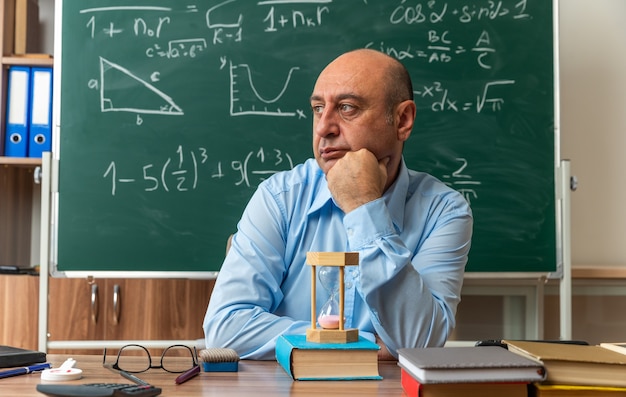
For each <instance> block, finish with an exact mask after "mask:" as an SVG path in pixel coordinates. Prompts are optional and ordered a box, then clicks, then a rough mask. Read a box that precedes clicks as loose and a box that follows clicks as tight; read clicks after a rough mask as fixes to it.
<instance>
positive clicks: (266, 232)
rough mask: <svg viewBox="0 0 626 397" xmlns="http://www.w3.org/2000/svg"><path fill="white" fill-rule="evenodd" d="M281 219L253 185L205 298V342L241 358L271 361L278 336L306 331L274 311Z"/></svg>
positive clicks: (281, 272)
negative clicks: (212, 285)
mask: <svg viewBox="0 0 626 397" xmlns="http://www.w3.org/2000/svg"><path fill="white" fill-rule="evenodd" d="M261 209H262V210H261ZM283 218H284V217H283V214H282V213H281V211H280V209H279V208H278V206H277V204H276V202H275V201H274V200H273V199H272V197H271V194H270V193H268V192H267V191H266V190H265V189H258V190H257V191H256V192H255V194H254V195H253V196H252V198H251V199H250V202H249V203H248V205H247V207H246V210H245V211H244V213H243V216H242V219H241V221H240V223H239V225H238V232H237V234H236V235H235V236H234V238H233V241H232V245H231V248H230V250H229V252H228V253H227V255H226V258H225V260H224V263H223V265H222V267H221V269H220V272H219V275H218V277H217V281H216V284H215V287H214V290H213V293H212V295H211V299H210V301H209V306H208V309H207V312H206V315H205V318H204V323H203V328H204V333H205V342H206V346H207V347H229V348H232V349H234V350H235V351H236V352H237V353H238V354H239V355H240V357H241V358H246V359H258V360H272V359H274V358H275V357H274V346H275V341H276V338H277V337H278V335H280V334H283V333H285V332H289V333H291V332H293V333H304V332H305V330H306V328H307V326H308V325H309V323H308V322H304V321H295V320H293V319H291V318H289V317H284V316H277V315H275V314H273V312H274V311H275V309H276V307H277V306H278V305H279V304H280V302H281V301H282V300H283V294H282V291H281V288H280V286H281V285H280V283H281V276H282V275H284V274H285V271H286V270H285V268H284V266H283V264H284V259H283V258H282V256H283V253H284V243H283V238H282V236H281V230H282V228H283V227H282V225H281V222H283V221H282V219H283Z"/></svg>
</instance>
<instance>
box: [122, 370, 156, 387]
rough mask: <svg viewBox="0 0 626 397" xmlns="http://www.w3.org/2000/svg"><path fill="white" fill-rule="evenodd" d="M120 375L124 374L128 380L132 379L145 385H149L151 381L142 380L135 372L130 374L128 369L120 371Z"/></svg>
mask: <svg viewBox="0 0 626 397" xmlns="http://www.w3.org/2000/svg"><path fill="white" fill-rule="evenodd" d="M119 372H120V375H122V376H123V377H124V378H126V379H128V380H132V381H133V382H135V383H136V384H138V385H143V386H149V385H150V383H148V382H146V381H145V380H141V379H139V378H138V377H136V376H135V375H133V374H129V373H128V372H126V371H119Z"/></svg>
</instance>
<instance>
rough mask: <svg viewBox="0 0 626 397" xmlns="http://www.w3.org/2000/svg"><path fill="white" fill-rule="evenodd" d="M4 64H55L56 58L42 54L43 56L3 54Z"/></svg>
mask: <svg viewBox="0 0 626 397" xmlns="http://www.w3.org/2000/svg"><path fill="white" fill-rule="evenodd" d="M2 64H3V65H9V66H10V65H25V66H53V64H54V58H52V56H51V55H47V54H41V56H34V55H32V54H31V55H27V56H18V55H12V56H3V57H2Z"/></svg>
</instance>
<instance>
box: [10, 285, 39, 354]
mask: <svg viewBox="0 0 626 397" xmlns="http://www.w3.org/2000/svg"><path fill="white" fill-rule="evenodd" d="M38 313H39V277H38V276H30V275H13V274H3V275H0V345H10V346H15V347H21V348H24V349H37V319H38Z"/></svg>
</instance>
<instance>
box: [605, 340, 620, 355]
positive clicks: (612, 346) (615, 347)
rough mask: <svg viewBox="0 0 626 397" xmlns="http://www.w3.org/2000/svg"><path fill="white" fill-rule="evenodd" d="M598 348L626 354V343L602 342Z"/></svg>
mask: <svg viewBox="0 0 626 397" xmlns="http://www.w3.org/2000/svg"><path fill="white" fill-rule="evenodd" d="M600 347H603V348H605V349H609V350H613V351H615V352H618V353H622V354H626V342H602V343H600Z"/></svg>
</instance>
